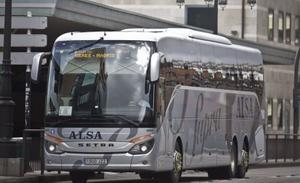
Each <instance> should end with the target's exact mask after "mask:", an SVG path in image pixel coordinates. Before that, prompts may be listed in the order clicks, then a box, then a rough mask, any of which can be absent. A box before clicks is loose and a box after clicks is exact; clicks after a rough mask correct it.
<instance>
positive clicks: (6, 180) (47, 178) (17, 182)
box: [0, 173, 104, 183]
mask: <svg viewBox="0 0 300 183" xmlns="http://www.w3.org/2000/svg"><path fill="white" fill-rule="evenodd" d="M103 178H104V174H96V175H95V176H94V177H92V178H91V179H103ZM58 181H70V177H69V174H68V173H64V174H45V175H40V174H39V175H27V176H24V177H0V183H39V182H43V183H50V182H58Z"/></svg>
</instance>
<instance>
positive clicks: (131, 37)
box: [55, 28, 261, 54]
mask: <svg viewBox="0 0 300 183" xmlns="http://www.w3.org/2000/svg"><path fill="white" fill-rule="evenodd" d="M164 38H169V39H180V40H187V41H191V40H194V41H197V40H198V41H205V42H209V43H211V44H215V45H219V46H225V47H231V48H233V49H236V50H240V51H245V52H252V53H255V52H256V53H258V54H261V53H260V51H259V50H257V49H253V48H250V47H245V46H240V45H233V44H232V43H231V41H230V40H229V39H227V38H225V37H222V36H219V35H215V34H210V33H206V32H200V31H195V30H192V29H187V28H167V29H143V28H133V29H125V30H122V31H102V32H69V33H65V34H63V35H61V36H59V37H58V38H57V39H56V41H55V42H58V41H84V40H91V41H92V40H98V39H103V40H111V41H117V40H118V41H150V42H159V40H161V39H164Z"/></svg>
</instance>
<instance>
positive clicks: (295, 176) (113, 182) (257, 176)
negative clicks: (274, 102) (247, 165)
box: [55, 166, 300, 183]
mask: <svg viewBox="0 0 300 183" xmlns="http://www.w3.org/2000/svg"><path fill="white" fill-rule="evenodd" d="M104 177H105V179H102V180H100V179H99V180H89V181H88V182H90V183H92V182H93V183H151V181H149V180H141V179H139V176H138V175H136V174H133V173H105V176H104ZM181 182H182V183H227V182H232V183H241V182H242V183H285V182H287V183H300V166H297V167H280V168H258V169H250V170H249V171H248V173H247V174H246V178H244V179H230V180H213V179H209V178H208V177H207V174H206V173H205V172H193V171H189V172H185V173H184V174H183V176H182V180H181ZM55 183H71V181H60V182H55Z"/></svg>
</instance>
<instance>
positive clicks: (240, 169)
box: [237, 144, 249, 178]
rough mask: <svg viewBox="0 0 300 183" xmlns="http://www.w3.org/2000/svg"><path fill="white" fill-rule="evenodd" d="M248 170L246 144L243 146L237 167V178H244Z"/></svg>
mask: <svg viewBox="0 0 300 183" xmlns="http://www.w3.org/2000/svg"><path fill="white" fill-rule="evenodd" d="M248 168H249V150H248V148H247V146H246V144H244V145H243V150H242V154H241V164H240V165H239V166H238V170H237V178H244V177H245V175H246V173H247V171H248Z"/></svg>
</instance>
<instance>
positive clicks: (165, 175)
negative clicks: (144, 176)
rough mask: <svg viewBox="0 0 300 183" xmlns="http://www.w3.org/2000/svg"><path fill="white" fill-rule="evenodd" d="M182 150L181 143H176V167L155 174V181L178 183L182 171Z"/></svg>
mask: <svg viewBox="0 0 300 183" xmlns="http://www.w3.org/2000/svg"><path fill="white" fill-rule="evenodd" d="M182 157H183V155H182V150H181V148H180V145H179V143H178V142H177V143H176V146H175V150H174V169H173V170H172V171H169V172H162V173H158V174H156V175H155V177H154V178H155V181H156V182H158V183H178V182H179V180H180V178H181V173H182V165H183V161H182Z"/></svg>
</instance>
